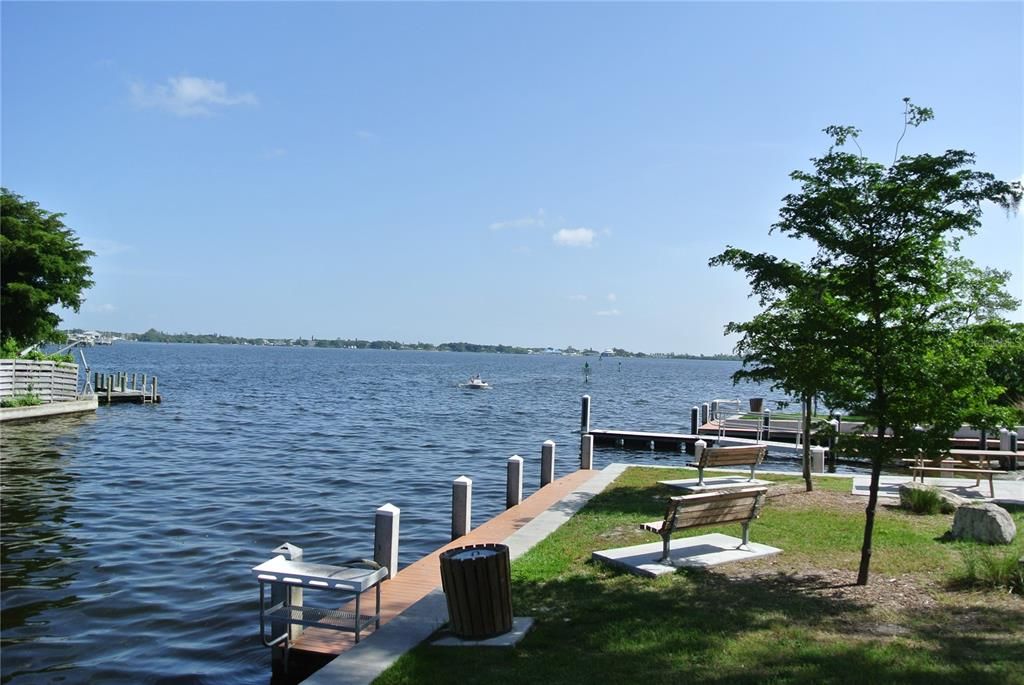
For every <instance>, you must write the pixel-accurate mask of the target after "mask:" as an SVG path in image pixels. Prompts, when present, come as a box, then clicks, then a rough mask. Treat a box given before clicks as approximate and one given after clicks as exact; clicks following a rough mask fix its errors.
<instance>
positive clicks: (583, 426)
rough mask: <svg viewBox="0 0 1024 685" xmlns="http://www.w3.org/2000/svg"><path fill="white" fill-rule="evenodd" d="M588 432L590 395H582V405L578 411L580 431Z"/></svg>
mask: <svg viewBox="0 0 1024 685" xmlns="http://www.w3.org/2000/svg"><path fill="white" fill-rule="evenodd" d="M589 432H590V395H584V396H583V406H582V408H581V411H580V433H582V434H586V433H589Z"/></svg>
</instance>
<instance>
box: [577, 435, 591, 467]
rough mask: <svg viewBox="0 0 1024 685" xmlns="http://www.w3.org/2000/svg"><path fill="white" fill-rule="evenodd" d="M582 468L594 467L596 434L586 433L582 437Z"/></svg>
mask: <svg viewBox="0 0 1024 685" xmlns="http://www.w3.org/2000/svg"><path fill="white" fill-rule="evenodd" d="M580 468H581V469H587V470H589V469H592V468H594V436H593V435H584V436H583V437H582V438H580Z"/></svg>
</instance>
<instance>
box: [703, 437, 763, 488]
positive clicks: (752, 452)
mask: <svg viewBox="0 0 1024 685" xmlns="http://www.w3.org/2000/svg"><path fill="white" fill-rule="evenodd" d="M767 453H768V448H767V447H765V446H764V445H750V446H747V445H739V446H736V447H705V448H704V451H703V452H701V453H700V455H698V457H697V464H696V466H697V478H698V482H697V485H698V486H700V485H704V469H705V468H714V467H716V466H749V467H750V478H749V479H748V480H754V469H755V468H757V467H758V465H760V463H761V462H762V461H764V457H765V455H766V454H767Z"/></svg>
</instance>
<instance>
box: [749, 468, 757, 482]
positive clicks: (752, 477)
mask: <svg viewBox="0 0 1024 685" xmlns="http://www.w3.org/2000/svg"><path fill="white" fill-rule="evenodd" d="M755 468H756V467H755V466H754V464H751V465H750V478H748V479H747V482H748V483H749V482H750V481H752V480H754V469H755Z"/></svg>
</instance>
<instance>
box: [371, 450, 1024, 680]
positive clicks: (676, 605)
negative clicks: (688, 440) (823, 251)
mask: <svg viewBox="0 0 1024 685" xmlns="http://www.w3.org/2000/svg"><path fill="white" fill-rule="evenodd" d="M683 473H684V472H683V471H679V472H678V474H675V473H673V471H671V470H663V469H660V470H654V469H643V468H634V469H629V470H628V471H627V472H626V473H625V474H623V475H622V476H621V477H620V478H619V479H618V480H617V481H616V482H615V483H614V484H613V485H612V486H611V487H610V488H609V489H608V490H606V491H605V492H604V493H602V494H601V495H598V496H597V497H595V498H594V499H593V500H591V502H590V503H589V504H588V505H587V506H586V507H585V508H584V509H583V510H582V511H580V512H579V513H578V514H576V516H574V517H573V518H572V519H571V520H570V521H569V522H568V523H566V524H565V525H564V526H562V528H560V529H559V530H557V531H555V532H554V533H553V534H552V535H550V536H549V537H548V538H547V539H546V540H544V541H543V542H541V543H540V544H538V545H537V546H536V547H534V548H533V549H532V550H531V551H530V552H528V553H527V554H525V555H524V556H523V557H521V558H520V559H518V560H517V561H516V562H515V563H514V564H513V565H512V576H513V581H512V582H513V588H512V596H513V609H514V612H515V615H517V616H532V617H534V618H535V619H536V623H535V626H534V629H533V630H532V631H531V632H530V633H529V634H528V635H527V637H526V638H525V639H524V640H523V642H521V643H520V645H519V646H518V647H516V648H515V649H495V648H451V647H431V646H429V645H421V646H420V647H417V648H416V649H414V650H413V651H412V652H410V653H408V654H406V655H405V656H403V657H402V658H401V659H400V660H399V661H398V662H397V663H396V664H395V665H394V666H393V667H392V668H391V669H389V670H388V671H386V672H385V673H384V674H382V675H381V676H380V678H378V680H377V681H376V682H377V683H380V684H381V685H398V684H400V683H431V682H455V681H457V682H459V683H466V684H471V683H545V684H548V683H598V684H599V685H608V684H610V683H630V684H635V683H644V684H647V683H684V682H699V683H722V684H725V683H750V684H752V685H753V684H755V683H756V684H758V685H760V684H761V683H929V684H934V683H950V684H952V683H956V684H957V685H962V683H964V682H971V683H972V684H979V683H985V684H987V683H992V684H996V683H998V684H999V685H1012V684H1022V683H1024V653H1022V652H1021V650H1020V648H1019V646H1020V644H1021V643H1022V641H1024V601H1022V600H1020V598H1019V597H1014V596H1008V595H1007V594H1006V592H1005V590H1004V591H1001V592H1000V591H989V592H981V593H979V592H978V591H976V590H970V591H961V590H960V589H958V588H959V587H963V583H962V575H963V574H962V570H963V561H962V554H963V553H964V550H975V549H977V547H978V546H976V545H971V544H969V543H962V542H952V543H951V542H942V538H943V533H944V532H945V531H946V530H948V528H949V525H950V520H951V517H949V516H943V515H937V516H918V515H913V514H910V513H908V512H903V511H900V510H898V509H896V508H890V507H880V508H879V513H878V520H877V522H876V528H875V544H874V553H873V559H872V581H871V582H872V584H878V586H879V592H881V593H883V595H884V596H887V593H888V592H889V588H890V587H895V586H894V585H890V584H889V583H890V582H891V580H892V579H894V578H897V577H905V576H906V575H907V574H909V575H910V576H912V577H913V578H915V579H917V580H918V581H919V584H920V585H922V586H924V587H925V588H928V589H930V590H932V591H933V593H934V595H935V601H934V602H933V603H932V605H930V606H926V607H925V608H921V607H920V606H918V607H916V608H915V609H914V610H913V611H908V612H905V613H901V612H900V611H899V610H892V609H891V608H884V609H883V608H879V607H877V606H873V605H872V604H871V603H870V602H866V601H860V600H857V599H851V598H849V597H846V598H844V597H842V596H834V595H833V594H830V593H829V592H827V591H826V592H822V591H821V589H820V587H819V586H820V585H821V584H822V581H821V580H820V579H817V580H816V579H815V578H814V573H815V572H818V571H820V572H823V573H825V572H828V571H829V570H830V569H845V570H849V571H852V570H855V569H856V566H857V562H858V561H859V555H860V545H861V538H862V535H863V526H864V512H863V506H864V504H863V503H860V500H858V501H857V502H856V503H854V504H852V505H851V504H849V503H848V502H849V500H848V499H846V500H845V501H846V502H847V503H846V504H844V505H843V506H835V507H832V508H828V509H823V508H822V507H821V506H820V505H816V506H810V505H809V506H804V505H803V504H802V501H804V500H807V499H808V498H807V497H805V496H804V495H803V493H801V492H799V489H798V488H790V489H789V491H788V494H786V495H785V496H783V497H770V498H769V500H768V502H767V504H766V506H765V508H764V512H763V515H762V518H761V519H759V520H758V521H756V522H754V524H753V525H752V526H751V539H752V540H754V541H755V542H762V543H765V544H769V545H774V546H776V547H780V548H782V549H783V550H784V552H783V554H781V555H779V556H777V557H772V558H771V559H772V560H774V561H764V562H752V563H750V564H739V565H736V564H734V565H731V566H729V565H727V566H724V567H720V569H718V570H713V571H693V570H690V571H680V572H679V573H676V574H673V575H669V576H663V577H661V578H658V579H645V578H638V577H635V576H632V575H629V574H626V573H622V572H619V571H616V570H613V569H610V568H607V567H605V566H604V565H602V564H600V563H595V562H592V561H591V560H590V554H591V552H592V551H593V550H598V549H607V548H611V547H620V546H625V545H631V544H639V543H645V542H647V543H649V542H656V541H657V538H656V537H655V536H653V535H650V534H646V533H643V532H641V531H639V530H638V528H637V524H639V523H641V522H643V521H649V520H654V519H657V518H660V516H661V515H662V514H663V511H664V506H665V499H666V497H667V496H668V495H670V494H675V493H674V492H673V491H670V490H668V489H667V488H664V487H662V486H658V485H657V483H656V481H657V480H663V479H666V478H673V477H676V475H679V476H682V475H683ZM689 475H692V472H689ZM763 478H764V479H766V480H767V479H771V480H775V481H778V482H780V483H783V484H789V483H801V482H802V481H800V479H799V478H790V477H779V476H764V477H763ZM815 490H816V491H817V492H818V493H819V494H818V500H817V501H825V500H827V499H829V498H831V499H834V500H836V502H840V500H843V498H845V494H846V493H849V491H850V481H849V480H848V479H831V478H830V479H825V478H823V479H817V480H815ZM839 493H844V494H839ZM822 498H824V499H822ZM865 503H866V502H865ZM1014 517H1015V519H1016V521H1017V525H1018V527H1019V528H1024V513H1022V512H1016V513H1014ZM739 530H740V527H739V525H738V524H737V525H732V526H723V527H721V528H703V529H699V530H696V531H694V532H693V534H695V535H701V534H704V533H708V532H724V533H726V534H729V535H738V534H739ZM1014 549H1016V552H1017V553H1018V554H1024V548H1022V546H1021V544H1020V543H1018V544H1017V545H1016V546H1015V548H1014ZM968 553H969V552H968ZM1007 553H1008V554H1009V553H1013V552H1011V551H1009V550H1007ZM958 577H959V578H960V579H961V581H958ZM957 582H960V584H959V585H957V584H956V583H957ZM872 589H874V588H872ZM892 592H894V593H895V592H897V590H892ZM892 626H896V628H895V629H893V628H892Z"/></svg>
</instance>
